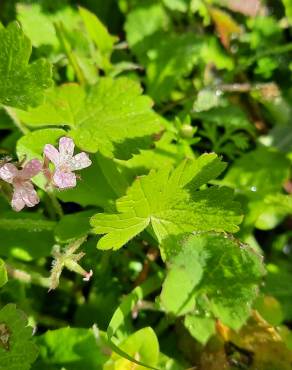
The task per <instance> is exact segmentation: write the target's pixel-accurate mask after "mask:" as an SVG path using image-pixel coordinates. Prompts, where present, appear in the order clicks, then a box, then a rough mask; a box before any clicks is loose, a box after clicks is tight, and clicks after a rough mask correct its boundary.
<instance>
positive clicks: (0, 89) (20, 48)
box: [0, 22, 52, 109]
mask: <svg viewBox="0 0 292 370" xmlns="http://www.w3.org/2000/svg"><path fill="white" fill-rule="evenodd" d="M30 55H31V43H30V41H29V39H28V38H27V37H26V36H25V35H24V33H23V31H22V30H21V28H20V26H19V24H18V23H17V22H14V23H11V24H10V25H9V26H8V27H7V28H6V29H5V28H0V74H1V81H0V103H2V104H4V105H8V106H12V107H17V108H21V109H27V108H28V107H29V106H31V107H34V106H37V105H39V104H40V103H42V101H43V91H44V89H46V88H48V87H50V86H51V85H52V79H51V66H50V64H49V63H48V62H47V61H46V60H45V59H38V60H36V61H34V62H33V63H31V64H29V58H30Z"/></svg>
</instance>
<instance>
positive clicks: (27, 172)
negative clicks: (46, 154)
mask: <svg viewBox="0 0 292 370" xmlns="http://www.w3.org/2000/svg"><path fill="white" fill-rule="evenodd" d="M42 167H43V165H42V163H41V161H39V160H38V159H32V160H31V161H29V162H27V163H26V165H25V166H24V167H23V169H22V170H21V171H20V174H19V176H20V177H21V178H23V179H26V180H29V179H31V178H32V177H34V176H36V175H37V174H38V173H39V172H41V170H42Z"/></svg>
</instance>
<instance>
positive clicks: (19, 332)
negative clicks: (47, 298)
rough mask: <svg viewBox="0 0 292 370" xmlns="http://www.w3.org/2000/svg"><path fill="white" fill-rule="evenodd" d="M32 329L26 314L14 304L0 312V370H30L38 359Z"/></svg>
mask: <svg viewBox="0 0 292 370" xmlns="http://www.w3.org/2000/svg"><path fill="white" fill-rule="evenodd" d="M31 336H32V328H31V327H29V326H27V319H26V317H25V315H24V313H23V312H22V311H20V310H18V309H16V306H15V305H13V304H8V305H6V306H5V307H3V308H2V310H0V369H1V370H19V369H21V370H29V369H30V366H31V364H32V363H33V362H34V361H35V359H36V357H37V352H38V351H37V347H36V345H35V344H34V343H33V342H32V340H31Z"/></svg>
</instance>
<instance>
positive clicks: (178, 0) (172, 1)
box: [163, 0, 191, 13]
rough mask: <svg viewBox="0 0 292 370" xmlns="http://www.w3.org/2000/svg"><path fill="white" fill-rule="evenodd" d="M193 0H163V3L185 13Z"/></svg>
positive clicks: (171, 8)
mask: <svg viewBox="0 0 292 370" xmlns="http://www.w3.org/2000/svg"><path fill="white" fill-rule="evenodd" d="M190 3H191V1H190V0H163V4H164V5H165V6H166V7H167V8H169V9H170V10H173V11H176V10H177V11H179V12H182V13H185V12H186V11H187V10H188V8H189V6H190Z"/></svg>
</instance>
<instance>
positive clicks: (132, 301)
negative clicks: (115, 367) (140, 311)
mask: <svg viewBox="0 0 292 370" xmlns="http://www.w3.org/2000/svg"><path fill="white" fill-rule="evenodd" d="M161 282H162V274H157V275H154V276H152V277H150V278H149V279H147V280H146V281H145V282H144V283H142V284H141V285H140V286H137V287H136V288H135V289H134V290H133V291H132V292H131V293H130V294H128V295H127V296H126V297H125V298H124V299H123V301H122V303H121V304H120V306H119V307H118V308H117V309H116V311H115V313H114V315H113V317H112V319H111V321H110V323H109V325H108V328H107V336H108V340H109V343H110V346H111V348H112V349H113V350H114V351H115V352H116V353H117V354H118V355H120V356H121V357H123V358H125V359H127V360H129V361H132V362H134V363H135V364H137V365H141V366H144V367H146V368H150V369H154V370H157V369H155V368H154V367H152V366H148V364H146V363H143V362H140V361H139V360H138V359H136V358H134V357H133V356H131V355H130V354H128V353H127V352H126V351H124V350H123V349H122V348H120V346H119V344H120V340H119V339H118V337H119V330H122V328H123V325H124V322H125V319H126V317H127V316H129V315H130V314H131V312H132V310H133V308H134V307H135V306H136V305H137V303H138V301H139V300H141V299H143V298H145V297H146V296H147V295H149V294H150V293H152V292H154V291H155V290H157V289H159V288H160V286H161Z"/></svg>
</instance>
